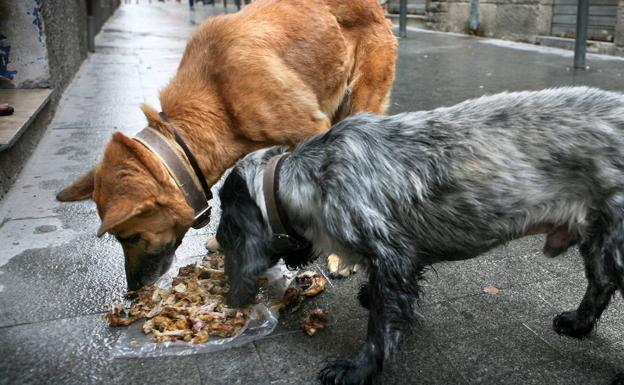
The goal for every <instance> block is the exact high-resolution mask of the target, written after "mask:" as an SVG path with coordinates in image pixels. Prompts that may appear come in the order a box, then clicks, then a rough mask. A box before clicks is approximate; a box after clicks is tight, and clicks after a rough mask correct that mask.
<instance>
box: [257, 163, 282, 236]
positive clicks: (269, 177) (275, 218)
mask: <svg viewBox="0 0 624 385" xmlns="http://www.w3.org/2000/svg"><path fill="white" fill-rule="evenodd" d="M285 155H286V153H284V154H280V155H277V156H274V157H272V158H271V159H270V160H269V162H268V163H267V165H266V168H265V170H264V178H262V190H263V192H264V202H265V204H266V209H267V215H268V217H269V224H270V225H271V229H273V233H275V234H287V233H288V232H287V231H286V227H284V224H283V223H282V220H281V219H280V213H279V211H278V208H277V197H276V195H277V192H278V189H279V174H278V173H277V175H276V171H279V170H278V169H277V165H278V164H281V160H282V159H284V156H285Z"/></svg>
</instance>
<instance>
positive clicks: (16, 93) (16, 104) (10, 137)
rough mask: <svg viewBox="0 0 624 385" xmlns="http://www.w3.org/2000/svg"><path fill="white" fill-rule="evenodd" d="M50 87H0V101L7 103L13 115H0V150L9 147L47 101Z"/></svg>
mask: <svg viewBox="0 0 624 385" xmlns="http://www.w3.org/2000/svg"><path fill="white" fill-rule="evenodd" d="M51 94H52V89H50V88H36V89H0V103H9V104H10V105H11V106H13V108H14V109H15V112H14V113H13V115H9V116H0V151H2V150H6V149H7V148H9V147H11V146H12V145H13V143H15V141H16V140H17V139H18V138H19V137H20V136H21V135H22V133H23V132H24V131H25V130H26V129H27V128H28V126H29V125H30V123H32V121H33V119H34V118H35V116H37V114H38V113H39V111H41V109H42V108H43V107H44V106H45V105H46V104H47V103H48V101H49V100H50V95H51Z"/></svg>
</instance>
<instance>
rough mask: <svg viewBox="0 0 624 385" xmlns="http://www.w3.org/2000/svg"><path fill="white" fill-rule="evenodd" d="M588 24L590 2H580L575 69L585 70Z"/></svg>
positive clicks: (577, 15)
mask: <svg viewBox="0 0 624 385" xmlns="http://www.w3.org/2000/svg"><path fill="white" fill-rule="evenodd" d="M588 22H589V0H578V9H577V11H576V41H575V43H574V68H585V51H586V50H587V25H588V24H589V23H588Z"/></svg>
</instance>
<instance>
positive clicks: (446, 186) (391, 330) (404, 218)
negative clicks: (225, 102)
mask: <svg viewBox="0 0 624 385" xmlns="http://www.w3.org/2000/svg"><path fill="white" fill-rule="evenodd" d="M282 151H284V149H281V148H273V149H268V150H261V151H257V152H255V153H252V154H250V155H248V156H247V157H246V158H245V159H244V160H242V161H241V162H240V163H239V164H238V165H237V166H236V168H235V169H234V171H233V173H232V174H231V175H230V176H229V177H228V179H230V178H237V177H242V179H243V180H244V181H245V183H246V186H247V190H248V191H247V192H246V193H245V192H241V191H239V192H232V191H233V190H232V191H229V192H224V191H222V195H228V194H249V197H250V198H251V200H252V201H254V202H255V203H256V205H257V207H258V208H259V209H260V212H261V214H262V218H263V223H262V224H261V225H260V224H259V225H258V227H259V228H262V229H263V230H262V231H258V230H257V229H256V231H250V233H252V234H250V235H245V234H244V233H245V231H246V228H245V225H241V228H240V229H238V230H240V232H241V235H238V237H240V238H238V239H232V237H231V236H228V234H229V235H232V233H233V232H232V231H229V232H226V230H225V229H230V230H231V229H232V228H233V226H232V223H231V222H232V218H231V216H228V215H224V217H223V218H222V227H223V229H224V230H222V227H220V229H219V233H221V234H219V233H218V234H217V237H218V238H220V239H219V241H220V243H221V245H222V247H223V248H224V251H225V254H226V264H227V263H229V264H230V265H232V264H234V263H238V264H239V265H244V264H256V265H257V266H263V267H264V266H265V265H267V264H270V263H274V260H275V259H274V258H270V257H269V256H264V255H263V253H262V252H260V254H259V256H258V257H257V259H258V260H262V259H263V258H264V259H266V260H267V261H270V262H267V261H263V262H262V263H260V262H258V261H249V258H247V259H245V260H241V259H240V258H239V257H238V256H237V255H238V254H237V253H239V251H240V245H241V244H244V243H245V242H247V243H249V242H250V237H256V238H259V237H270V236H271V230H270V228H269V226H268V222H267V220H266V209H265V207H264V197H263V196H262V175H263V172H264V166H265V165H266V162H267V161H268V159H269V158H270V157H271V156H273V155H275V154H276V153H279V152H282ZM233 175H234V176H233ZM236 175H238V176H236ZM227 185H228V181H227V180H226V182H225V185H224V190H226V189H228V187H227ZM279 197H280V199H281V201H282V204H283V206H284V208H285V211H286V212H287V214H288V218H289V220H290V222H291V224H292V225H293V226H294V228H295V229H296V230H297V231H298V232H299V233H300V234H301V235H303V236H304V237H305V238H307V239H308V240H309V241H310V242H311V244H312V247H313V248H314V249H315V251H316V252H317V253H318V254H322V255H327V254H329V253H331V252H336V253H337V254H338V255H340V256H341V257H342V258H343V260H345V261H346V262H347V263H362V264H364V265H365V266H367V267H368V276H369V283H368V285H366V286H365V287H364V288H363V290H362V293H361V296H360V297H361V298H360V299H361V301H362V303H363V304H364V305H365V306H367V307H369V308H370V309H371V315H370V320H369V331H368V337H367V340H366V343H365V344H364V346H363V347H362V349H361V350H360V351H359V352H358V353H356V354H355V355H353V356H352V357H350V358H345V359H339V360H336V361H334V362H332V363H330V364H329V365H328V366H327V367H326V368H325V369H323V371H322V372H321V375H320V379H321V381H322V382H323V383H324V384H334V383H336V384H359V383H366V382H367V381H369V380H370V379H371V378H372V377H373V376H374V375H376V374H377V373H379V372H380V371H381V368H382V363H383V359H384V357H386V356H387V355H388V354H390V353H391V352H392V351H393V350H394V349H395V348H396V346H397V344H398V341H399V339H400V336H401V330H402V324H403V323H406V322H409V321H411V320H412V318H413V312H414V308H413V299H414V298H415V297H416V296H417V294H418V285H417V279H418V278H419V277H420V274H421V273H422V271H423V269H424V268H425V267H426V266H428V265H430V264H432V263H435V262H439V261H444V260H457V259H466V258H471V257H475V256H477V255H479V254H481V253H483V252H485V251H487V250H488V249H491V248H493V247H495V246H497V245H500V244H502V243H505V242H507V241H510V240H512V239H515V238H518V237H522V236H524V235H526V234H530V233H547V234H548V239H547V244H546V247H545V252H546V253H547V254H548V255H550V256H555V255H558V254H560V253H561V252H563V251H565V249H567V248H568V247H569V246H571V245H573V244H575V243H578V244H579V245H580V250H581V253H582V255H583V257H584V260H585V265H586V271H587V277H588V281H589V285H588V289H587V294H586V295H585V297H584V299H583V302H582V303H581V305H580V307H579V309H578V310H577V311H573V312H566V313H563V314H561V315H559V316H558V317H557V318H556V319H555V321H554V327H555V330H556V331H557V332H559V333H562V334H567V335H571V336H575V337H582V336H585V335H587V334H588V333H589V332H590V331H591V329H592V327H593V325H594V324H595V321H596V320H597V319H598V318H599V317H600V314H601V313H602V311H603V310H604V309H605V307H606V306H607V305H608V302H609V299H610V298H611V296H612V294H613V292H614V291H615V290H616V289H618V288H619V289H620V290H621V289H623V288H624V274H623V273H624V261H623V255H624V96H623V95H621V94H618V93H613V92H606V91H601V90H597V89H591V88H585V87H575V88H560V89H550V90H544V91H539V92H515V93H502V94H498V95H493V96H486V97H482V98H479V99H474V100H468V101H465V102H463V103H460V104H458V105H455V106H453V107H448V108H439V109H436V110H433V111H421V112H414V113H404V114H400V115H396V116H391V117H383V116H373V115H368V114H362V115H356V116H354V117H351V118H348V119H346V120H344V121H343V122H341V123H339V124H338V125H336V126H335V127H333V128H332V129H331V130H330V131H328V132H326V133H324V134H320V135H318V136H316V137H314V138H311V139H309V140H307V141H305V142H303V143H302V144H300V145H299V146H298V147H297V148H296V149H295V150H294V151H293V152H292V154H291V155H290V156H289V157H288V158H287V159H286V160H285V161H284V164H283V166H282V171H281V185H280V195H279ZM232 202H234V201H233V200H232V199H229V200H228V199H227V196H226V197H225V199H224V203H223V205H224V207H225V205H228V204H230V205H233V204H235V203H232ZM232 215H233V214H232ZM240 215H245V212H243V213H241V214H240ZM228 222H230V223H228ZM226 233H227V234H226ZM256 242H257V244H258V245H260V244H266V242H267V240H266V239H265V240H264V241H262V242H260V240H259V239H257V240H256ZM263 242H264V243H263ZM251 244H253V242H251ZM237 250H238V251H237ZM265 252H266V253H268V252H269V251H268V250H265ZM256 270H257V269H253V268H247V266H243V267H242V268H241V266H239V269H238V270H237V271H238V272H240V275H245V274H252V275H253V274H256V273H257V271H256ZM251 272H253V273H251ZM230 278H231V280H232V284H233V285H234V287H235V286H236V285H237V282H239V280H240V279H241V278H242V277H230ZM245 278H247V280H246V282H251V281H252V280H250V279H249V278H250V277H245Z"/></svg>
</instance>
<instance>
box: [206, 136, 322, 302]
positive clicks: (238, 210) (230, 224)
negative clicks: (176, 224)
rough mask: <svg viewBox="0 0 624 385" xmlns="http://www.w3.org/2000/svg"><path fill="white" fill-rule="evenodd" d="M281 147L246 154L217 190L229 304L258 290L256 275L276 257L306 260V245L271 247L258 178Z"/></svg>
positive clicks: (219, 235) (249, 297)
mask: <svg viewBox="0 0 624 385" xmlns="http://www.w3.org/2000/svg"><path fill="white" fill-rule="evenodd" d="M285 151H286V149H285V148H281V147H273V148H270V149H266V150H260V151H256V152H254V153H251V154H249V155H248V156H247V157H245V158H244V159H243V160H241V161H240V162H239V163H238V164H237V165H236V167H234V169H233V170H232V172H230V174H229V175H228V176H227V178H226V179H225V182H224V183H223V187H221V190H220V191H219V197H220V199H221V210H222V214H221V220H220V222H219V228H218V229H217V241H218V242H219V245H220V246H221V250H222V251H223V255H224V256H225V273H226V274H227V276H228V279H229V284H230V292H229V295H228V298H227V300H228V303H229V304H230V305H232V306H236V307H241V306H245V305H247V304H249V303H250V302H251V300H252V299H253V297H254V295H255V294H256V292H257V291H258V283H257V281H258V278H259V277H260V275H261V274H262V273H264V272H265V271H266V270H267V269H268V268H270V267H271V266H273V265H275V264H276V263H277V262H278V261H279V259H280V258H283V259H284V260H285V261H286V264H287V265H288V266H290V267H298V266H300V265H301V264H303V263H305V261H307V260H309V255H310V250H309V249H304V250H301V249H299V250H293V251H292V252H288V251H287V252H283V250H282V251H281V252H280V253H279V255H278V254H277V253H276V252H275V250H274V248H273V247H272V241H273V238H272V237H273V232H272V230H271V226H270V225H269V222H268V219H267V214H266V209H265V206H264V194H263V192H262V180H263V176H264V169H265V167H266V164H267V162H268V161H269V159H271V158H272V157H273V156H275V155H278V154H281V153H283V152H285Z"/></svg>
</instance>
